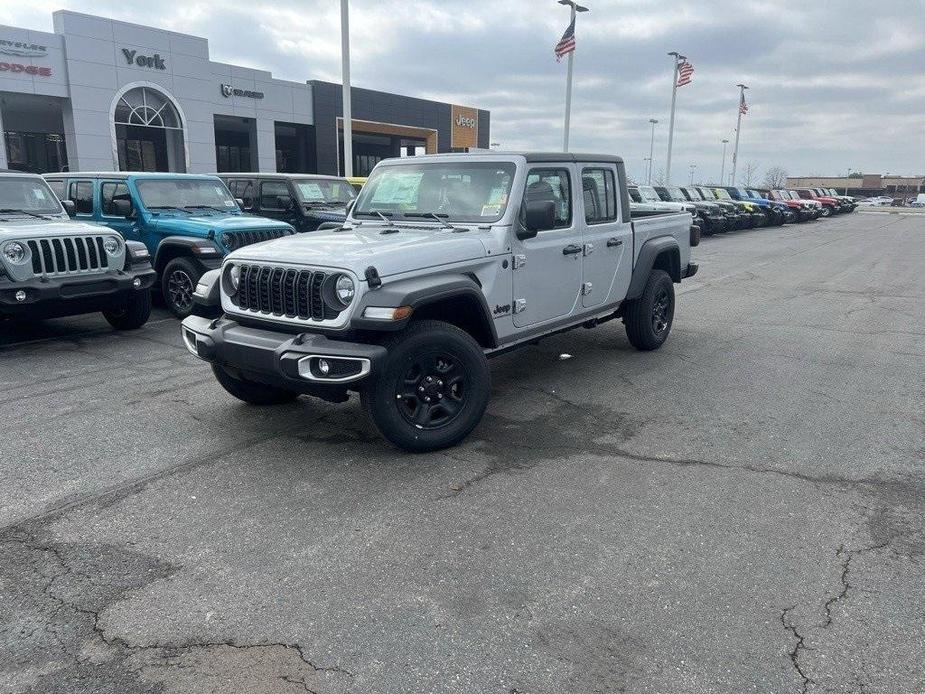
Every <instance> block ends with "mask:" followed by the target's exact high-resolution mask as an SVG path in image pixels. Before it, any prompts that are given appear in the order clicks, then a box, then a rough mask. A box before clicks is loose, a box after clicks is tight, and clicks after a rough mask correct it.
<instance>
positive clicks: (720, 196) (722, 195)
mask: <svg viewBox="0 0 925 694" xmlns="http://www.w3.org/2000/svg"><path fill="white" fill-rule="evenodd" d="M713 192H714V193H715V194H716V199H717V200H732V196H731V195H729V191H726V190H723V189H722V188H717V189H716V190H714V191H713Z"/></svg>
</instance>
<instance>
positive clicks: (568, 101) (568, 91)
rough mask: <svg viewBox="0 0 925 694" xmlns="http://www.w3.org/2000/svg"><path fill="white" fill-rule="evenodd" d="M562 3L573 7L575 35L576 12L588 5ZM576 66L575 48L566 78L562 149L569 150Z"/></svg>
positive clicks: (561, 2) (586, 9) (585, 9)
mask: <svg viewBox="0 0 925 694" xmlns="http://www.w3.org/2000/svg"><path fill="white" fill-rule="evenodd" d="M559 4H560V5H568V6H569V7H570V8H571V9H572V23H571V26H572V32H573V33H572V36H573V37H574V35H575V34H574V31H575V13H576V12H588V11H589V10H588V8H587V7H583V6H581V5H579V4H578V3H577V2H574V0H559ZM574 67H575V49H574V48H573V49H572V50H571V51H569V54H568V77H567V78H566V80H565V134H564V136H563V138H562V151H563V152H568V135H569V127H570V125H571V123H570V121H571V118H572V72H573V70H574Z"/></svg>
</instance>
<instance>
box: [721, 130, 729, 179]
mask: <svg viewBox="0 0 925 694" xmlns="http://www.w3.org/2000/svg"><path fill="white" fill-rule="evenodd" d="M728 144H729V140H727V139H726V138H723V166H722V168H721V169H720V170H719V183H720V185H723V184H724V183H726V181H725V180H724V179H725V178H726V145H728Z"/></svg>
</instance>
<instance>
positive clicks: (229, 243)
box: [221, 231, 234, 251]
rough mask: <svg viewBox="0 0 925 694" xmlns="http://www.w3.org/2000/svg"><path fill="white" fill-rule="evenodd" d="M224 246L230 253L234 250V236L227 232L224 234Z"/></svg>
mask: <svg viewBox="0 0 925 694" xmlns="http://www.w3.org/2000/svg"><path fill="white" fill-rule="evenodd" d="M221 240H222V245H223V246H224V247H225V248H227V249H228V250H229V251H233V250H234V234H229V233H228V232H227V231H226V232H225V233H224V234H222V238H221Z"/></svg>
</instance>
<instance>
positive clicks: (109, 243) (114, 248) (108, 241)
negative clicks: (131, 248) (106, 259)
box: [103, 236, 122, 255]
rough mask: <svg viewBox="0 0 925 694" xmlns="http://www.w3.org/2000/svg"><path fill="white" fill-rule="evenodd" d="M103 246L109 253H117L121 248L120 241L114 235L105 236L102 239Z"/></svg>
mask: <svg viewBox="0 0 925 694" xmlns="http://www.w3.org/2000/svg"><path fill="white" fill-rule="evenodd" d="M103 248H105V249H106V252H107V253H108V254H109V255H119V251H121V250H122V241H121V240H119V239H118V238H116V237H115V236H107V237H106V238H105V239H103Z"/></svg>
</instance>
